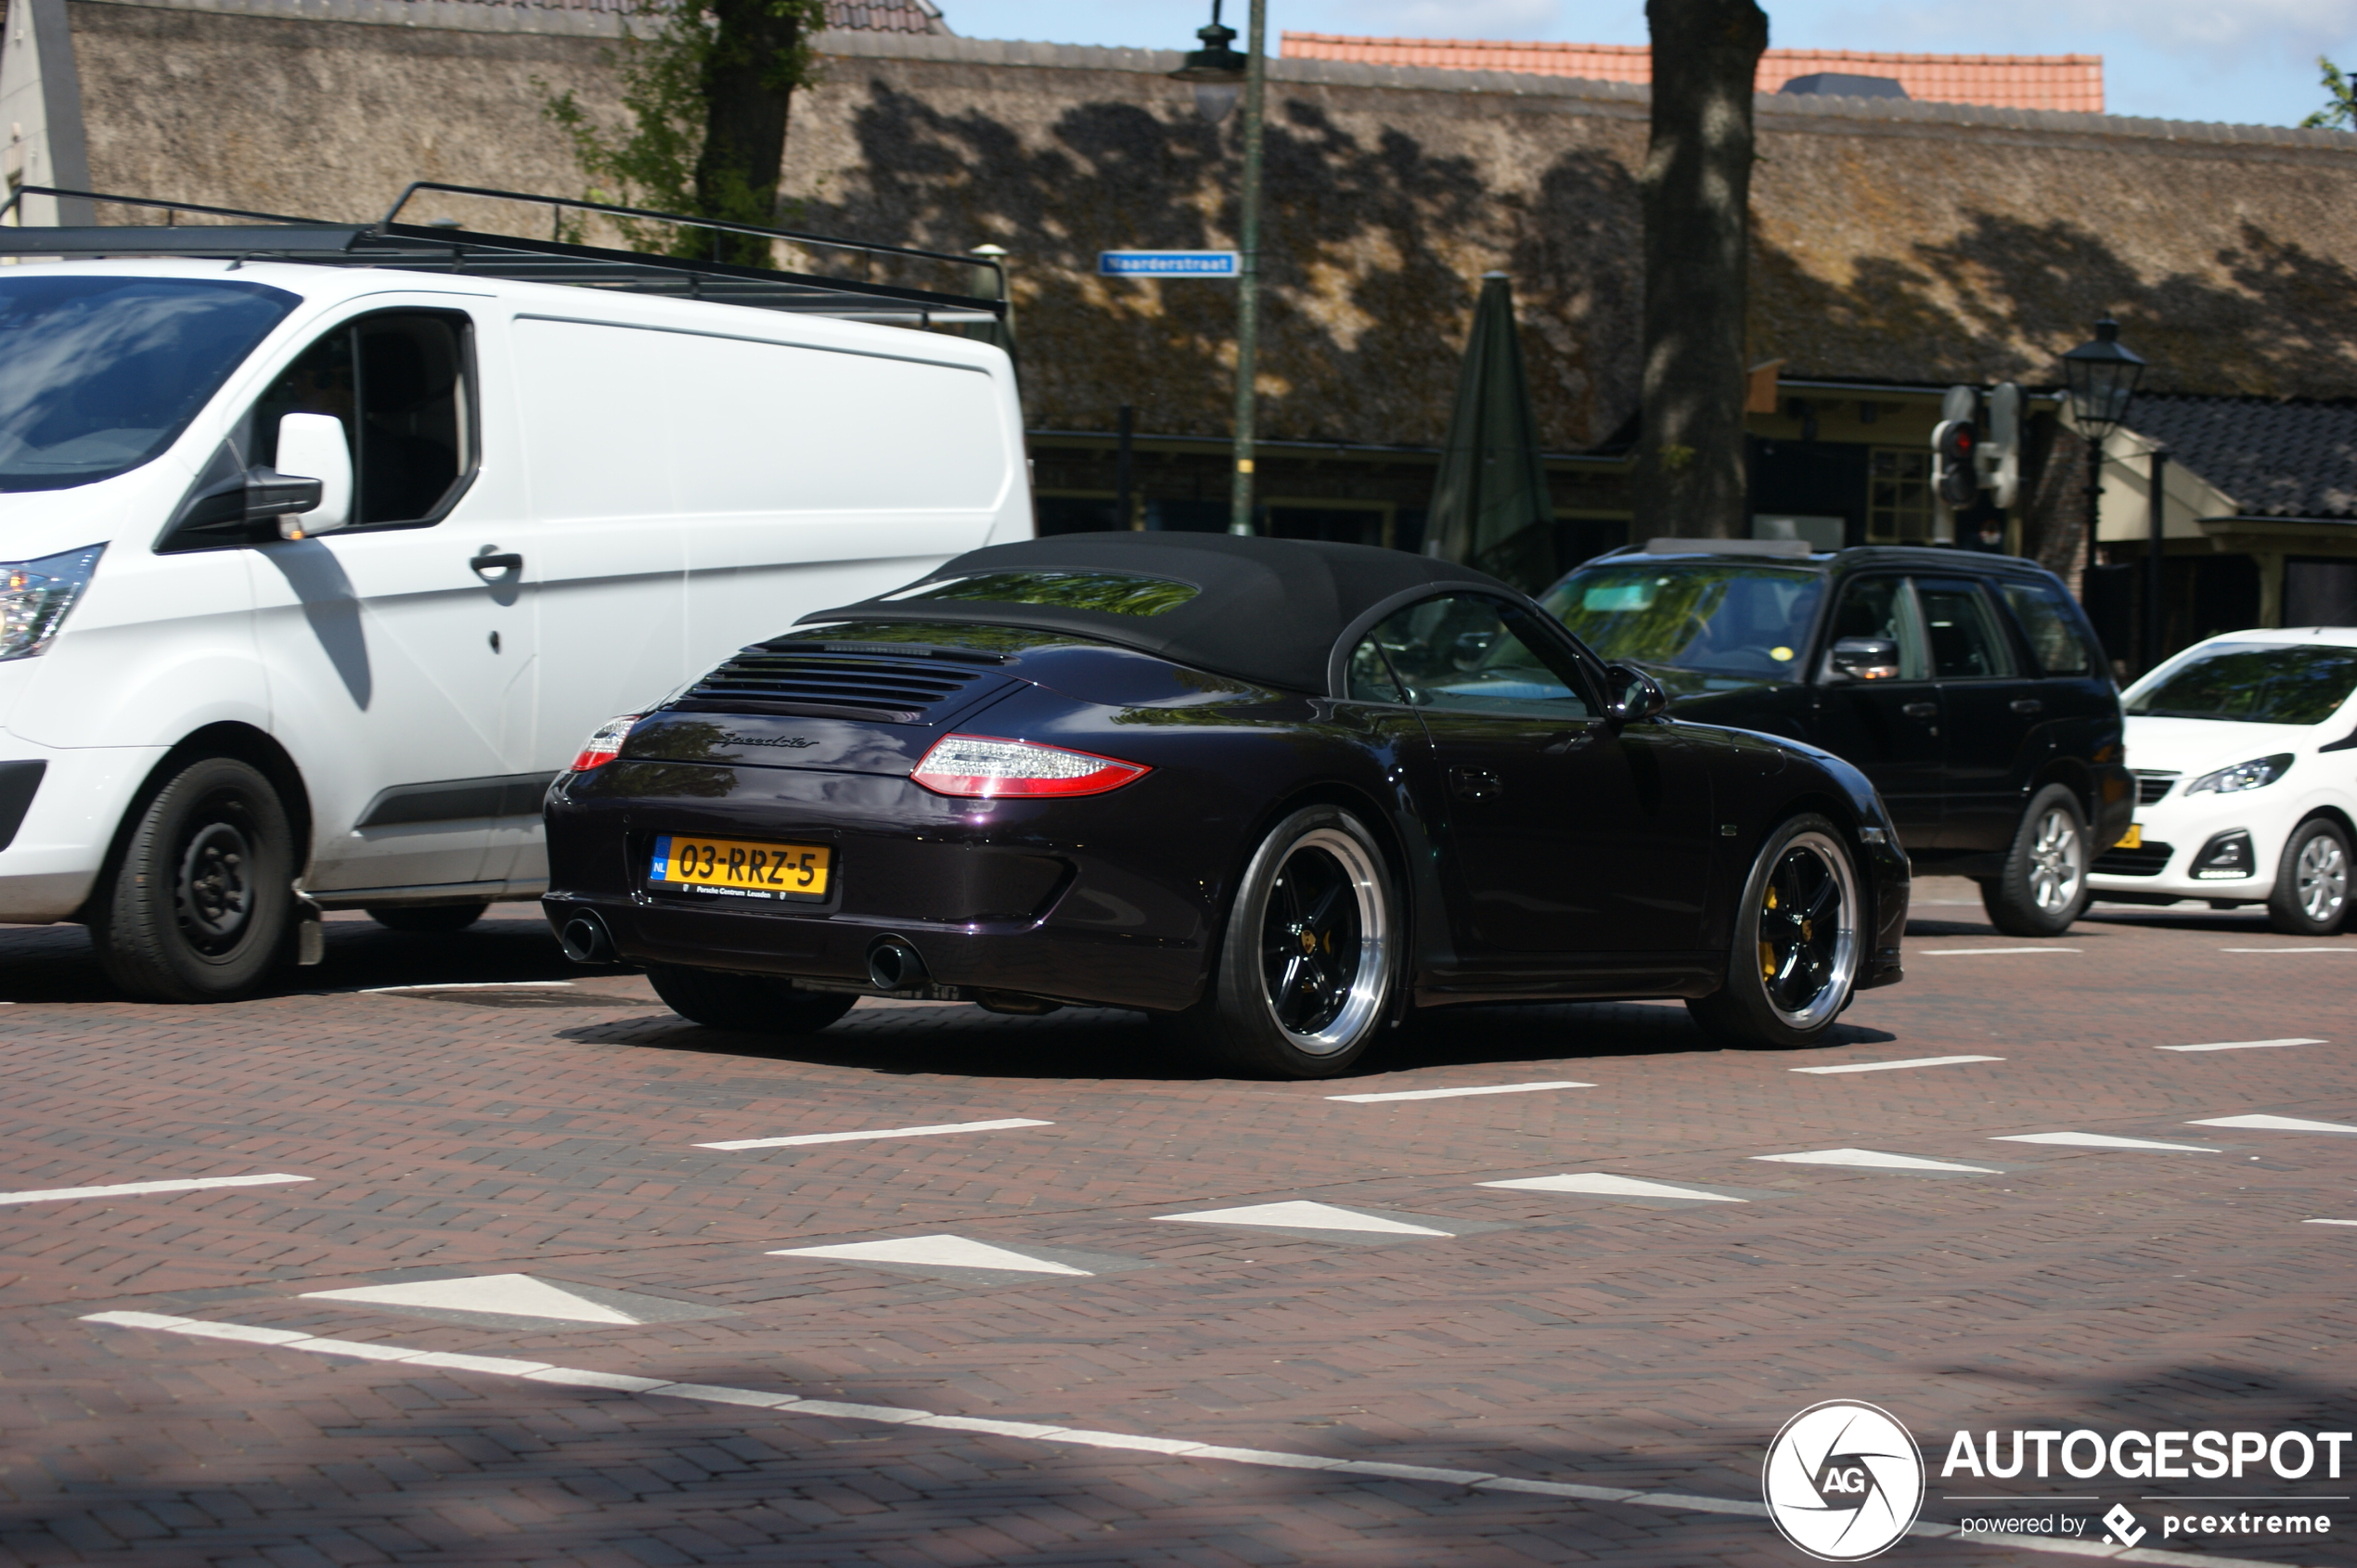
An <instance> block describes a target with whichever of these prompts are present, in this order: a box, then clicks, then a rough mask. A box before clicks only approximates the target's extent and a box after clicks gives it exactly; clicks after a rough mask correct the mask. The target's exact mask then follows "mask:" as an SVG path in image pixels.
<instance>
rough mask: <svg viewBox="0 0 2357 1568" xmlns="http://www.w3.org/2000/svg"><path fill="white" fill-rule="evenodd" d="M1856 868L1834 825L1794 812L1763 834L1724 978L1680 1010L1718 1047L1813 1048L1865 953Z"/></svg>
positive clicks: (1843, 1001) (1844, 1002) (1843, 1002)
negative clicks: (1789, 818) (1718, 1044)
mask: <svg viewBox="0 0 2357 1568" xmlns="http://www.w3.org/2000/svg"><path fill="white" fill-rule="evenodd" d="M1861 915H1862V911H1861V908H1860V906H1859V903H1858V873H1857V870H1856V868H1855V867H1854V865H1853V864H1852V862H1851V860H1850V855H1849V846H1848V843H1847V842H1844V841H1843V839H1842V836H1841V829H1838V828H1836V827H1835V826H1834V825H1833V824H1832V823H1831V822H1829V821H1827V820H1826V819H1825V818H1824V817H1822V816H1796V817H1794V818H1792V819H1791V820H1790V821H1788V822H1786V823H1784V825H1783V826H1782V827H1780V828H1778V829H1776V830H1775V831H1774V832H1773V833H1771V834H1770V835H1769V836H1768V842H1767V843H1766V844H1764V845H1763V846H1761V848H1760V851H1759V857H1758V859H1757V860H1755V861H1753V862H1752V867H1751V876H1750V877H1749V878H1748V879H1747V880H1745V883H1744V894H1743V902H1742V903H1741V904H1739V905H1737V906H1736V907H1735V940H1734V943H1733V945H1732V948H1731V949H1730V951H1729V953H1728V958H1727V983H1725V984H1724V985H1722V986H1720V987H1719V989H1718V990H1716V991H1714V992H1712V993H1711V994H1710V995H1709V996H1695V997H1690V998H1688V1000H1687V1002H1686V1010H1687V1012H1688V1013H1690V1014H1692V1015H1693V1017H1694V1022H1696V1023H1698V1024H1700V1025H1701V1026H1702V1030H1703V1033H1704V1034H1706V1035H1709V1036H1711V1037H1712V1038H1713V1039H1715V1040H1718V1041H1720V1042H1722V1043H1723V1044H1726V1045H1730V1046H1736V1047H1753V1048H1757V1047H1774V1048H1780V1049H1781V1048H1788V1047H1799V1046H1813V1045H1815V1044H1816V1043H1817V1042H1818V1041H1819V1040H1820V1039H1821V1038H1822V1037H1823V1035H1824V1034H1825V1032H1826V1031H1827V1030H1829V1029H1831V1028H1832V1027H1833V1026H1834V1021H1835V1019H1837V1018H1839V1017H1840V1016H1841V1011H1842V1009H1844V1008H1846V1007H1848V1005H1849V998H1850V995H1851V993H1852V990H1853V988H1854V987H1855V986H1856V984H1857V982H1858V968H1859V958H1860V957H1861V954H1862V953H1863V952H1864V950H1865V938H1864V936H1863V934H1862V932H1861V929H1860V920H1861Z"/></svg>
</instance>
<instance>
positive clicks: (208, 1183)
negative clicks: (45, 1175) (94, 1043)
mask: <svg viewBox="0 0 2357 1568" xmlns="http://www.w3.org/2000/svg"><path fill="white" fill-rule="evenodd" d="M316 1179H317V1178H316V1177H315V1176H288V1175H286V1174H285V1173H283V1172H273V1173H271V1174H270V1175H268V1176H196V1177H192V1178H190V1179H189V1180H187V1181H122V1182H117V1183H115V1184H114V1185H113V1186H112V1187H53V1188H50V1189H47V1190H46V1191H42V1192H0V1203H62V1202H66V1201H67V1200H68V1199H71V1198H136V1197H138V1196H139V1195H141V1194H142V1193H147V1192H202V1191H204V1190H206V1189H209V1188H214V1187H275V1186H277V1185H278V1184H279V1183H281V1182H289V1181H314V1180H316Z"/></svg>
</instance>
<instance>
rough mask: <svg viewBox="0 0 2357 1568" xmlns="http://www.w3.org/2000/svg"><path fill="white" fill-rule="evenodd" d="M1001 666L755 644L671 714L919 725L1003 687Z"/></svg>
mask: <svg viewBox="0 0 2357 1568" xmlns="http://www.w3.org/2000/svg"><path fill="white" fill-rule="evenodd" d="M985 661H986V662H985ZM997 662H998V660H996V659H994V658H991V657H990V656H988V655H983V656H982V657H981V659H980V660H977V661H975V662H962V661H951V660H946V659H938V658H932V657H928V656H924V655H919V656H918V657H915V658H879V657H875V656H873V655H869V654H863V653H835V652H831V651H829V650H827V649H823V648H818V647H812V646H809V645H804V646H803V647H800V648H793V649H780V648H778V647H776V646H774V645H761V644H756V645H755V646H753V647H752V648H748V649H745V650H744V651H742V652H741V653H739V654H738V655H737V656H736V657H735V658H733V659H731V660H729V661H728V662H727V663H725V664H723V665H721V666H720V668H718V669H716V670H715V671H713V672H712V674H710V675H706V676H704V678H703V679H702V680H700V681H698V682H697V683H696V684H695V685H694V686H692V687H690V688H689V689H688V691H687V694H686V695H685V696H683V697H681V698H680V699H679V700H677V701H676V702H674V703H673V704H672V707H673V708H674V709H676V710H684V711H686V712H689V713H807V714H813V715H816V716H818V717H822V718H845V719H867V720H870V721H872V722H877V723H882V724H915V723H918V722H919V721H921V720H922V719H923V718H925V717H926V716H927V715H928V714H930V713H936V712H939V711H941V710H943V709H946V708H947V707H950V706H952V705H955V704H958V703H960V701H961V700H962V699H964V698H966V697H969V696H978V695H980V692H981V689H982V688H984V687H985V686H995V685H997V684H998V678H996V677H995V676H994V673H993V672H992V671H991V670H990V669H989V668H988V667H987V665H988V664H995V663H997Z"/></svg>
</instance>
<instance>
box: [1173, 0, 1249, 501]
mask: <svg viewBox="0 0 2357 1568" xmlns="http://www.w3.org/2000/svg"><path fill="white" fill-rule="evenodd" d="M1219 3H1220V0H1211V25H1210V26H1209V27H1206V28H1202V29H1199V30H1198V31H1197V32H1196V33H1195V36H1196V37H1197V38H1200V39H1202V40H1203V45H1204V46H1203V47H1202V48H1200V49H1197V50H1194V51H1193V52H1192V53H1191V54H1189V55H1188V56H1187V60H1186V63H1185V64H1184V65H1182V66H1180V67H1179V68H1178V70H1177V71H1172V72H1171V73H1170V74H1171V75H1172V76H1174V77H1176V78H1178V80H1179V81H1181V82H1188V83H1192V84H1194V89H1195V108H1196V109H1197V110H1198V111H1199V112H1201V114H1202V115H1203V117H1204V119H1205V120H1208V121H1210V122H1212V123H1213V124H1215V125H1217V123H1219V122H1220V121H1222V120H1224V119H1226V118H1227V117H1228V111H1229V109H1232V108H1234V107H1235V102H1236V93H1237V90H1238V89H1239V88H1242V89H1243V99H1244V123H1243V142H1244V148H1243V152H1244V171H1243V188H1242V189H1241V190H1239V191H1238V192H1237V203H1236V204H1237V207H1238V209H1239V212H1238V221H1237V227H1238V228H1239V229H1240V230H1241V232H1240V233H1239V234H1238V235H1237V237H1236V238H1237V241H1238V244H1237V251H1238V255H1237V258H1236V436H1235V469H1234V471H1233V473H1232V475H1231V476H1230V481H1229V494H1228V532H1229V533H1251V532H1252V531H1253V528H1252V489H1253V483H1252V468H1253V462H1252V459H1253V424H1254V419H1255V416H1256V410H1255V407H1254V396H1253V393H1254V385H1253V379H1254V376H1255V374H1256V361H1257V359H1258V357H1259V347H1260V144H1261V123H1262V117H1261V102H1262V99H1263V97H1264V96H1266V93H1265V85H1264V84H1265V83H1266V82H1267V79H1268V51H1267V50H1266V49H1265V48H1264V47H1263V44H1264V41H1265V38H1266V34H1267V29H1268V13H1269V3H1268V0H1252V3H1251V13H1250V18H1249V20H1248V21H1247V22H1246V24H1245V25H1246V27H1247V28H1248V29H1249V36H1247V37H1246V39H1245V41H1244V53H1243V54H1238V53H1237V52H1236V51H1235V50H1234V49H1233V48H1231V47H1230V45H1232V44H1234V42H1235V40H1236V30H1235V29H1234V28H1232V27H1222V26H1221V25H1220V23H1219Z"/></svg>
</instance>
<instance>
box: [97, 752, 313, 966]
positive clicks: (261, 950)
mask: <svg viewBox="0 0 2357 1568" xmlns="http://www.w3.org/2000/svg"><path fill="white" fill-rule="evenodd" d="M293 878H294V835H293V832H292V830H291V829H290V828H289V827H288V825H287V811H286V807H285V806H284V805H283V804H282V803H280V802H279V800H278V794H277V790H274V789H272V788H271V786H270V781H269V780H268V779H267V778H264V777H263V776H262V775H261V774H260V773H259V772H258V771H256V770H255V769H254V768H252V767H250V766H248V765H246V764H244V763H241V762H238V760H236V759H235V758H233V757H199V758H198V759H196V760H195V761H193V762H190V763H188V764H187V765H185V766H183V767H182V768H181V769H180V771H179V772H178V773H176V774H174V775H173V776H172V777H171V778H168V779H166V780H165V781H164V784H163V786H162V788H161V789H159V790H156V792H155V793H154V794H153V795H152V796H150V797H148V802H147V803H146V804H145V805H144V806H143V807H141V808H140V810H139V813H138V815H137V816H136V817H135V818H134V820H133V822H132V826H131V831H130V834H129V836H128V837H127V838H126V839H125V841H124V842H123V846H122V851H121V853H120V855H119V857H118V858H117V859H116V860H115V862H114V863H113V864H112V865H111V866H110V867H109V868H108V870H107V871H106V872H104V873H102V874H101V877H100V880H99V885H98V897H97V899H96V900H95V901H94V903H95V905H96V907H95V908H94V909H93V911H92V914H91V919H90V934H91V936H92V938H93V939H94V940H95V941H96V943H97V948H98V962H99V965H100V966H101V967H102V968H103V969H104V970H106V974H107V978H108V979H109V980H110V981H112V982H113V983H114V984H115V985H116V986H117V987H119V988H120V989H122V991H124V992H126V993H128V994H129V995H131V996H135V997H137V998H139V999H140V1000H142V1001H149V1002H225V1001H231V1000H234V999H235V998H237V997H239V996H245V995H246V994H247V993H249V992H251V990H253V988H254V987H255V986H256V985H258V984H259V983H261V982H262V980H263V978H264V976H266V975H267V974H268V973H269V972H270V970H272V969H273V968H275V967H276V966H277V963H278V960H279V959H280V958H282V957H283V956H285V955H286V954H287V952H288V948H289V940H288V939H289V937H290V934H291V930H292V916H293V912H294V889H293Z"/></svg>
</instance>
